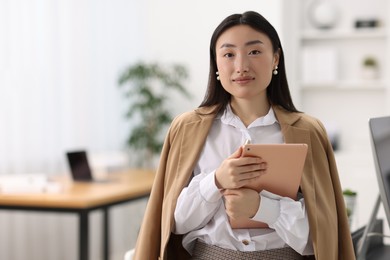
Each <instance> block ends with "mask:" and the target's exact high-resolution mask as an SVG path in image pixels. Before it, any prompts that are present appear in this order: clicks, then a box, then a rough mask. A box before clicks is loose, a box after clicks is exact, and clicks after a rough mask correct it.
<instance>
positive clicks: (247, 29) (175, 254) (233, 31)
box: [135, 12, 355, 260]
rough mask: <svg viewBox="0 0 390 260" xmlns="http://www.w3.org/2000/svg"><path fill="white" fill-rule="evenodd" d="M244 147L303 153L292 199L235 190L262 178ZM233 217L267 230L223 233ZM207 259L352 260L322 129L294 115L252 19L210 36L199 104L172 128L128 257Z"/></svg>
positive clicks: (259, 163)
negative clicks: (298, 146)
mask: <svg viewBox="0 0 390 260" xmlns="http://www.w3.org/2000/svg"><path fill="white" fill-rule="evenodd" d="M246 140H249V141H251V142H252V143H306V144H307V145H308V147H309V149H308V154H307V157H306V161H305V165H304V171H303V176H302V180H301V185H300V198H299V200H297V201H294V200H292V199H289V198H283V197H280V196H278V195H277V194H272V193H270V192H268V191H261V192H260V194H259V193H257V192H255V191H253V190H250V189H247V188H245V187H244V186H245V185H247V184H250V183H251V182H253V181H254V180H256V179H257V178H261V175H262V174H266V169H267V162H265V161H263V160H262V159H261V158H253V157H242V156H241V153H242V148H241V147H242V144H243V143H244V142H245V141H246ZM236 217H245V218H247V219H252V220H257V221H262V222H264V223H266V224H267V225H268V228H255V229H232V228H231V226H230V224H229V221H228V219H229V218H236ZM215 255H218V256H220V257H221V259H303V256H305V257H308V258H315V259H319V260H331V259H342V260H349V259H355V256H354V252H353V246H352V242H351V236H350V233H349V226H348V221H347V215H346V210H345V206H344V201H343V197H342V192H341V187H340V182H339V178H338V173H337V168H336V164H335V160H334V155H333V151H332V147H331V145H330V142H329V140H328V138H327V134H326V132H325V129H324V127H323V125H322V124H321V122H320V121H318V120H317V119H315V118H312V117H310V116H308V115H306V114H304V113H300V112H298V111H297V109H296V108H295V106H294V104H293V102H292V100H291V96H290V92H289V88H288V84H287V80H286V72H285V65H284V55H283V49H282V46H281V44H280V40H279V37H278V35H277V32H276V31H275V29H274V28H273V26H272V25H271V24H270V23H269V22H268V21H267V20H266V19H265V18H264V17H262V16H261V15H259V14H258V13H255V12H246V13H244V14H234V15H231V16H229V17H227V18H226V19H225V20H224V21H222V23H221V24H220V25H219V26H218V27H217V28H216V30H215V31H214V33H213V36H212V38H211V44H210V74H209V83H208V89H207V93H206V95H205V99H204V100H203V102H202V104H201V105H200V107H199V108H198V109H196V110H194V111H191V112H188V113H184V114H183V115H181V116H178V117H177V118H176V119H175V120H174V121H173V122H172V125H171V128H170V130H169V132H168V135H167V137H166V140H165V144H164V148H163V151H162V154H161V160H160V165H159V167H158V170H157V173H156V179H155V183H154V186H153V189H152V192H151V196H150V200H149V203H148V206H147V209H146V213H145V217H144V220H143V224H142V227H141V230H140V234H139V237H138V241H137V245H136V250H135V259H148V260H149V259H191V258H192V259H211V258H216V257H215ZM272 255H274V257H273V256H272ZM217 259H218V258H217Z"/></svg>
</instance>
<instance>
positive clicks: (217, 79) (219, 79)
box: [215, 71, 220, 80]
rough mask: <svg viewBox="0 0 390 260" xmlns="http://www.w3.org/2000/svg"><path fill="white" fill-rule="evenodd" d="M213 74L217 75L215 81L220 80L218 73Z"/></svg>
mask: <svg viewBox="0 0 390 260" xmlns="http://www.w3.org/2000/svg"><path fill="white" fill-rule="evenodd" d="M215 74H216V75H217V80H220V78H219V72H218V71H217V72H215Z"/></svg>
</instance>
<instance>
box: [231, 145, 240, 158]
mask: <svg viewBox="0 0 390 260" xmlns="http://www.w3.org/2000/svg"><path fill="white" fill-rule="evenodd" d="M241 155H242V147H241V146H240V147H238V149H237V150H236V151H235V152H234V153H233V154H232V155H230V156H229V158H230V159H233V158H240V157H241Z"/></svg>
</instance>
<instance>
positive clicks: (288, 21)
mask: <svg viewBox="0 0 390 260" xmlns="http://www.w3.org/2000/svg"><path fill="white" fill-rule="evenodd" d="M314 1H326V2H331V3H333V4H334V5H336V6H337V9H338V11H339V20H338V22H337V24H336V25H335V26H334V27H333V28H329V29H319V28H316V27H315V26H314V25H313V24H312V23H311V21H310V19H309V18H308V16H309V14H308V11H309V8H308V7H309V6H310V4H312V3H313V2H314ZM283 9H284V13H283V17H284V20H283V23H282V24H283V27H282V28H283V30H282V35H283V37H282V42H283V46H284V49H285V56H286V68H287V73H288V79H289V84H290V89H291V92H292V95H293V98H294V101H295V104H296V105H297V107H298V108H299V109H300V110H302V111H304V112H306V113H308V114H310V115H313V116H315V117H317V118H319V119H320V120H321V121H322V122H323V123H324V124H325V127H327V128H328V132H332V134H334V133H333V132H337V133H338V136H339V141H340V144H339V147H340V149H339V150H337V151H336V153H335V155H336V160H337V163H338V169H339V174H340V181H341V184H342V187H343V188H351V189H353V190H356V191H357V192H358V209H357V216H356V218H355V221H354V222H353V223H352V229H356V228H358V227H360V226H362V225H365V224H366V222H367V221H368V219H369V214H370V212H371V209H372V207H373V203H375V201H374V199H375V197H376V195H377V192H378V187H377V180H376V177H375V167H374V165H373V160H372V152H371V144H370V135H369V130H368V119H369V118H371V117H379V116H384V115H389V114H390V76H389V72H390V19H389V18H388V14H389V13H390V2H388V1H386V0H357V1H356V0H302V1H285V2H284V5H283ZM365 18H377V19H379V20H380V21H381V23H380V26H378V27H375V28H364V29H363V28H359V29H357V28H355V26H354V25H355V20H356V19H365ZM308 50H309V51H308ZM313 50H314V51H313ZM316 50H317V51H318V52H317V53H316ZM311 51H312V52H311ZM324 53H325V54H324ZM367 56H373V57H375V58H376V59H377V62H378V64H379V71H378V75H377V77H376V78H371V79H367V78H364V77H363V75H362V73H363V72H362V63H363V59H364V58H365V57H367ZM315 68H318V70H319V71H316V70H315ZM311 72H313V73H318V75H311V74H310V73H311ZM308 73H309V74H308ZM386 231H387V232H389V231H388V230H386Z"/></svg>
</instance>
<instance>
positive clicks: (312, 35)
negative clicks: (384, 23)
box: [301, 28, 387, 40]
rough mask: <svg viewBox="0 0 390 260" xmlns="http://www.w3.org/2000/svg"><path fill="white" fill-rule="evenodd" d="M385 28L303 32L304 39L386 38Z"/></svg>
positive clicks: (302, 37)
mask: <svg viewBox="0 0 390 260" xmlns="http://www.w3.org/2000/svg"><path fill="white" fill-rule="evenodd" d="M386 37H387V34H386V31H385V29H384V28H370V29H367V28H366V29H354V30H329V31H327V30H311V31H304V32H302V35H301V39H302V40H354V39H374V38H379V39H381V38H383V39H384V38H386Z"/></svg>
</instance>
